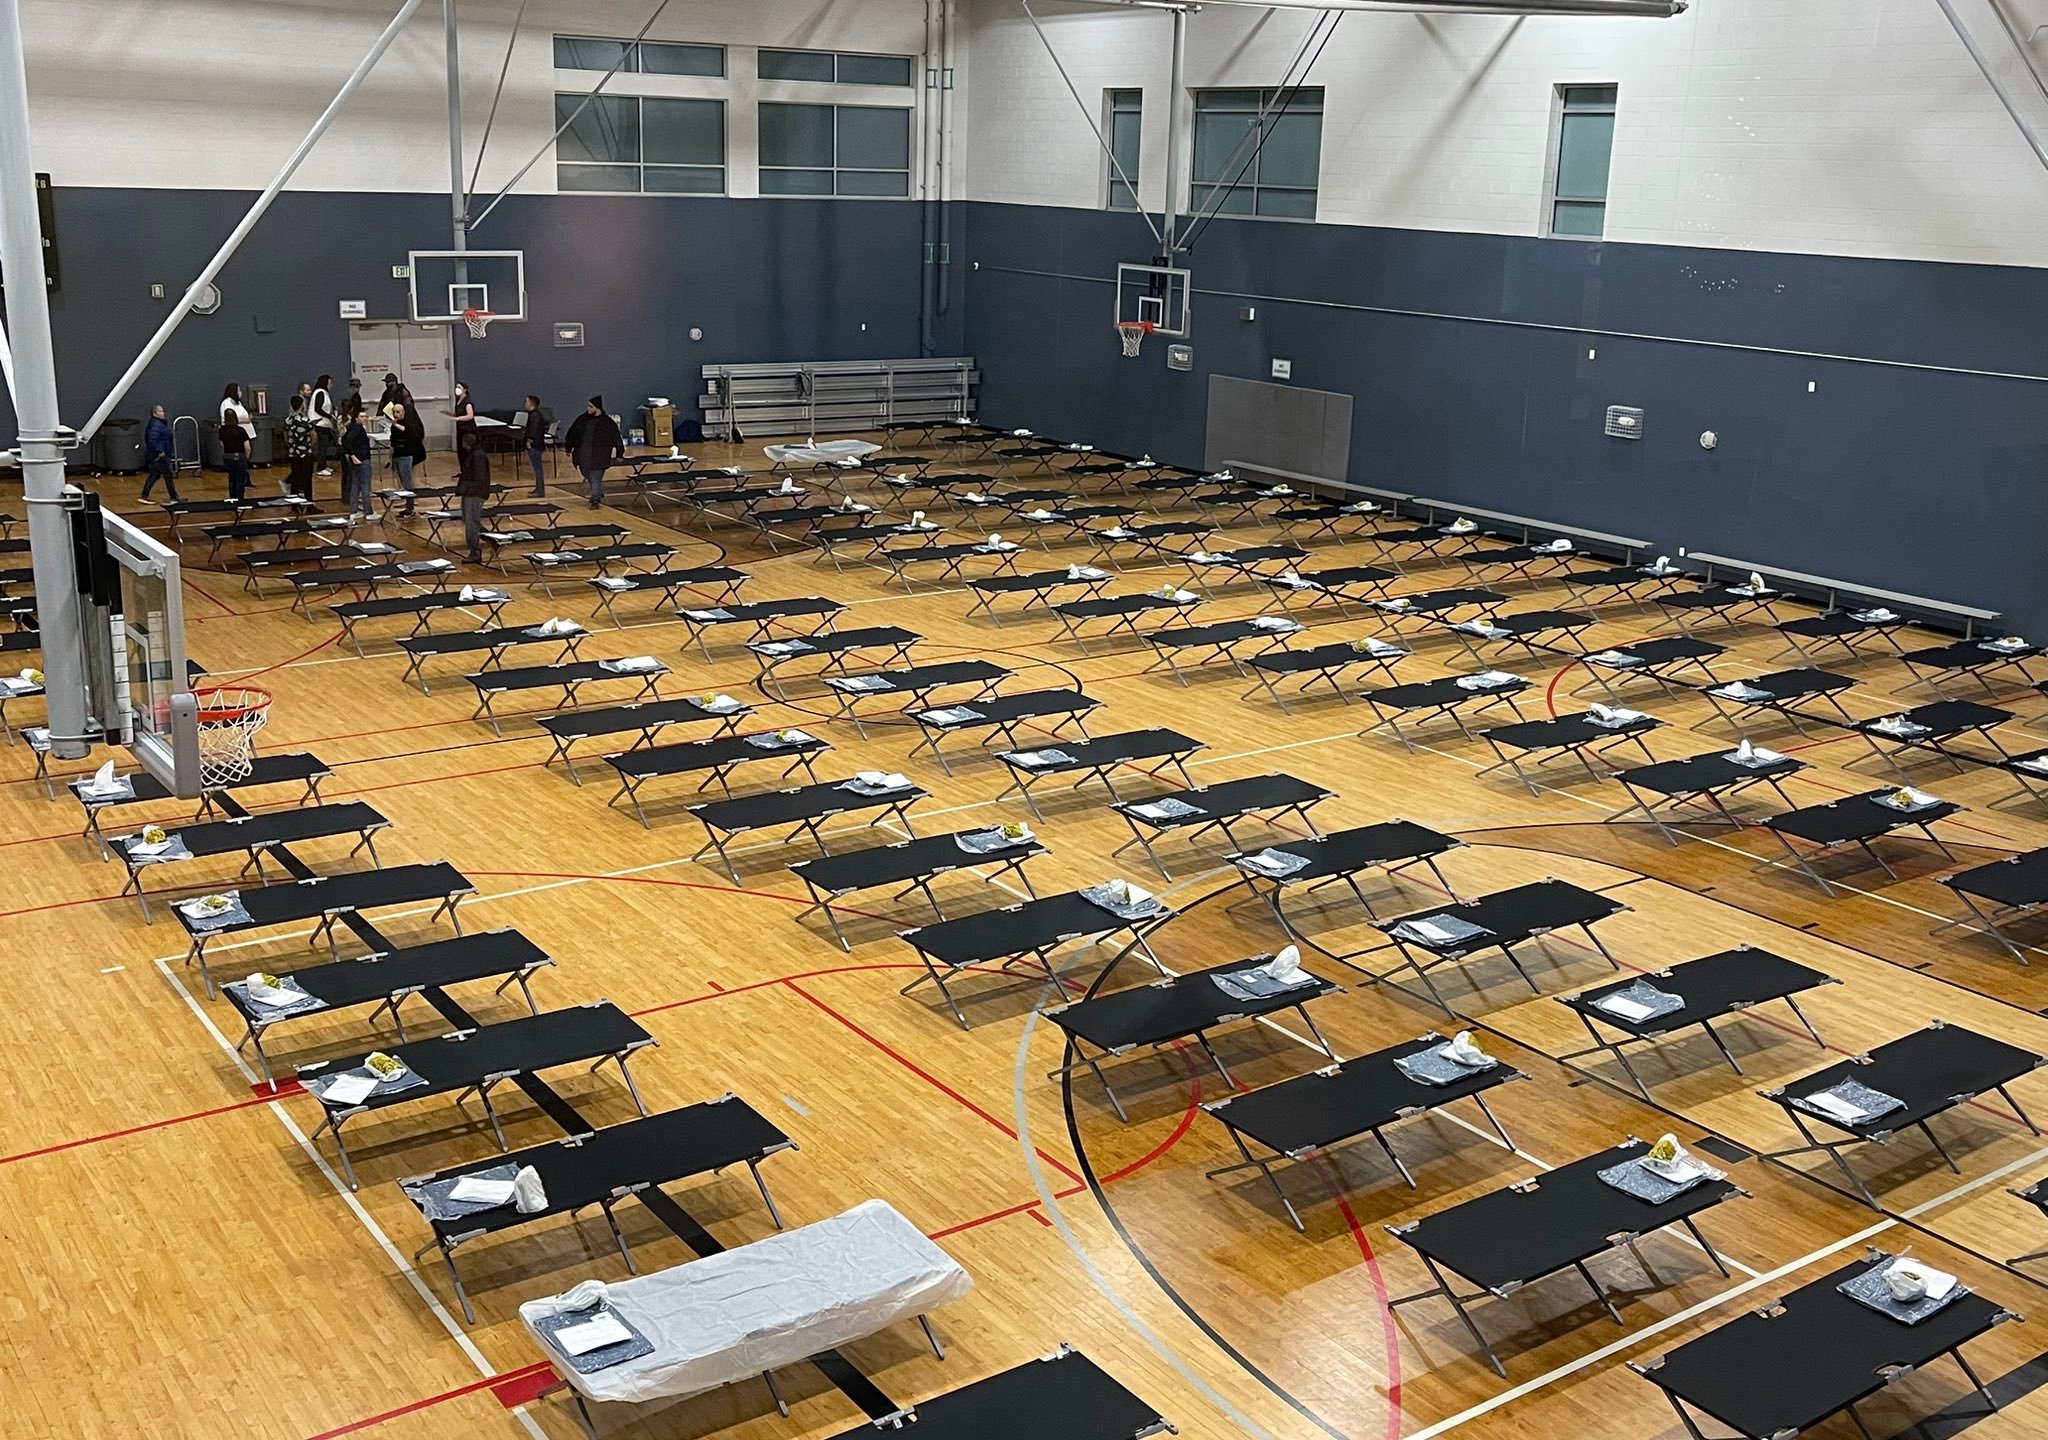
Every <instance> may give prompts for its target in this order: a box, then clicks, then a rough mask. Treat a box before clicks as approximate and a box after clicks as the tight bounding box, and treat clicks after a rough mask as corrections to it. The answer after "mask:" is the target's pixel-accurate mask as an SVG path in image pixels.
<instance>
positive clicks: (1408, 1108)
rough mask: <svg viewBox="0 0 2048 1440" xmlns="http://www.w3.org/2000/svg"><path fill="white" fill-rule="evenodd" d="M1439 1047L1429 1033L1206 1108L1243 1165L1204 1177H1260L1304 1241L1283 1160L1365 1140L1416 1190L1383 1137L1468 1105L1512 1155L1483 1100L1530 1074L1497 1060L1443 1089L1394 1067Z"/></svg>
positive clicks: (1301, 1159) (1315, 1156) (1296, 1160)
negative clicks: (1249, 1173) (1283, 1181)
mask: <svg viewBox="0 0 2048 1440" xmlns="http://www.w3.org/2000/svg"><path fill="white" fill-rule="evenodd" d="M1443 1043H1444V1037H1443V1036H1441V1035H1438V1034H1436V1033H1435V1032H1434V1031H1432V1032H1431V1033H1429V1034H1427V1035H1424V1036H1422V1037H1421V1038H1420V1039H1417V1040H1404V1041H1402V1042H1401V1043H1400V1044H1398V1045H1389V1046H1388V1047H1387V1048H1386V1049H1384V1050H1374V1051H1372V1052H1371V1053H1370V1054H1366V1055H1359V1056H1357V1057H1355V1058H1353V1059H1350V1060H1345V1061H1342V1062H1341V1063H1339V1064H1336V1065H1327V1066H1324V1067H1323V1068H1322V1069H1320V1070H1316V1071H1312V1072H1310V1073H1309V1074H1307V1075H1297V1076H1295V1077H1294V1078H1293V1079H1291V1080H1282V1081H1280V1082H1279V1083H1278V1084H1277V1085H1268V1086H1265V1087H1264V1088H1262V1089H1258V1090H1252V1091H1248V1092H1245V1093H1243V1094H1238V1095H1232V1096H1230V1097H1228V1098H1227V1099H1223V1100H1217V1101H1212V1102H1211V1103H1209V1104H1206V1105H1204V1106H1203V1107H1202V1108H1203V1110H1205V1111H1206V1112H1207V1113H1208V1114H1209V1115H1210V1116H1211V1117H1212V1118H1214V1119H1216V1120H1218V1121H1220V1122H1221V1123H1222V1125H1223V1128H1224V1129H1225V1130H1226V1131H1228V1132H1229V1135H1230V1138H1231V1141H1232V1142H1233V1143H1234V1144H1235V1145H1236V1146H1237V1153H1238V1154H1240V1155H1242V1156H1244V1160H1243V1162H1242V1163H1241V1164H1235V1165H1225V1166H1223V1167H1221V1168H1220V1169H1216V1170H1211V1171H1209V1172H1208V1176H1209V1178H1210V1179H1212V1180H1214V1179H1216V1178H1217V1177H1219V1176H1223V1175H1234V1174H1236V1173H1238V1172H1239V1171H1242V1170H1257V1171H1258V1172H1259V1173H1260V1174H1261V1175H1263V1176H1265V1177H1266V1183H1267V1184H1268V1185H1271V1186H1272V1187H1273V1193H1274V1195H1275V1196H1277V1197H1278V1198H1279V1201H1280V1205H1281V1208H1282V1209H1284V1210H1286V1212H1287V1218H1288V1219H1289V1220H1292V1221H1293V1222H1294V1228H1295V1229H1296V1230H1299V1231H1301V1232H1302V1233H1304V1234H1306V1233H1307V1230H1308V1227H1307V1226H1305V1225H1304V1224H1302V1220H1301V1214H1300V1212H1299V1211H1297V1210H1296V1209H1295V1208H1294V1202H1293V1201H1292V1200H1290V1199H1288V1198H1287V1192H1286V1191H1285V1190H1283V1189H1282V1188H1281V1186H1280V1178H1279V1175H1278V1174H1277V1173H1276V1171H1277V1170H1278V1167H1279V1166H1280V1164H1281V1163H1282V1162H1283V1161H1285V1162H1289V1163H1293V1164H1304V1163H1307V1162H1310V1161H1314V1160H1319V1159H1322V1158H1324V1157H1325V1156H1327V1155H1329V1153H1330V1152H1331V1151H1333V1150H1335V1149H1337V1148H1338V1147H1339V1146H1340V1145H1345V1144H1348V1143H1349V1142H1351V1141H1353V1140H1358V1139H1361V1138H1363V1137H1365V1136H1367V1135H1370V1136H1371V1137H1372V1138H1373V1140H1374V1141H1375V1142H1376V1143H1377V1144H1378V1145H1379V1147H1380V1149H1381V1150H1383V1151H1385V1152H1386V1156H1387V1159H1389V1160H1390V1161H1392V1162H1393V1165H1394V1170H1395V1171H1396V1173H1398V1174H1399V1175H1400V1177H1401V1178H1402V1179H1403V1180H1405V1181H1406V1182H1407V1183H1408V1188H1409V1189H1411V1190H1413V1189H1415V1188H1416V1184H1415V1176H1414V1175H1413V1174H1412V1173H1411V1172H1410V1171H1409V1169H1408V1166H1407V1165H1406V1164H1405V1163H1404V1162H1403V1161H1402V1159H1401V1157H1400V1156H1399V1155H1398V1154H1396V1153H1395V1151H1394V1147H1393V1145H1392V1144H1391V1143H1389V1141H1388V1140H1387V1131H1389V1130H1390V1129H1392V1128H1393V1127H1394V1126H1395V1125H1397V1124H1400V1123H1401V1122H1403V1121H1406V1120H1413V1119H1415V1118H1417V1117H1418V1116H1422V1115H1427V1114H1429V1113H1430V1112H1431V1111H1433V1110H1440V1109H1442V1108H1443V1107H1445V1106H1447V1105H1449V1104H1451V1103H1452V1102H1454V1101H1458V1100H1470V1101H1471V1102H1472V1103H1473V1104H1475V1105H1477V1106H1478V1107H1479V1113H1480V1114H1482V1115H1484V1116H1485V1117H1486V1121H1487V1123H1488V1124H1489V1125H1491V1126H1493V1129H1494V1133H1495V1134H1497V1135H1499V1136H1500V1141H1501V1144H1503V1145H1505V1146H1506V1147H1507V1148H1508V1149H1509V1150H1510V1151H1512V1150H1514V1148H1515V1142H1514V1141H1513V1140H1511V1139H1509V1138H1508V1132H1507V1131H1506V1130H1505V1129H1504V1128H1503V1127H1502V1125H1501V1123H1500V1120H1499V1118H1498V1117H1497V1116H1496V1115H1495V1114H1494V1113H1493V1111H1492V1110H1491V1109H1490V1108H1489V1107H1488V1106H1487V1103H1486V1093H1487V1092H1488V1091H1490V1090H1494V1089H1497V1088H1499V1087H1500V1086H1502V1085H1505V1084H1507V1083H1508V1082H1509V1081H1511V1080H1526V1079H1528V1078H1529V1077H1528V1076H1527V1075H1525V1074H1523V1073H1522V1072H1521V1071H1519V1070H1516V1069H1514V1068H1512V1067H1511V1066H1508V1065H1505V1064H1503V1063H1501V1062H1499V1061H1495V1062H1494V1063H1493V1064H1492V1065H1490V1066H1487V1067H1486V1068H1485V1069H1480V1070H1471V1071H1468V1072H1466V1073H1465V1074H1464V1075H1462V1076H1459V1077H1458V1078H1456V1079H1454V1080H1452V1081H1450V1083H1448V1084H1444V1085H1432V1084H1430V1083H1429V1082H1428V1081H1425V1080H1417V1079H1414V1078H1412V1077H1411V1076H1409V1075H1408V1074H1407V1073H1406V1072H1404V1071H1403V1070H1402V1069H1401V1067H1400V1066H1398V1065H1397V1064H1395V1063H1394V1062H1395V1061H1397V1060H1404V1059H1406V1058H1408V1057H1409V1056H1411V1055H1418V1054H1420V1053H1422V1052H1423V1051H1425V1050H1433V1049H1435V1048H1436V1047H1437V1046H1439V1045H1441V1044H1443ZM1248 1139H1249V1140H1250V1141H1252V1142H1253V1143H1254V1144H1256V1145H1258V1146H1259V1147H1260V1148H1259V1149H1258V1150H1256V1151H1255V1150H1253V1149H1252V1147H1251V1146H1250V1145H1247V1144H1246V1143H1245V1141H1246V1140H1248Z"/></svg>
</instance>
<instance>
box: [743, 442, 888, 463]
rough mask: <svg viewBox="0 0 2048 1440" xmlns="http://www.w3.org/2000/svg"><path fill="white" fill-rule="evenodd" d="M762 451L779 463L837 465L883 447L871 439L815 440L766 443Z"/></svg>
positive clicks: (872, 452) (870, 453)
mask: <svg viewBox="0 0 2048 1440" xmlns="http://www.w3.org/2000/svg"><path fill="white" fill-rule="evenodd" d="M761 448H762V452H763V453H764V454H766V455H767V457H768V458H769V459H770V460H773V461H774V462H775V463H776V464H777V465H835V464H837V463H838V462H839V461H841V460H858V459H860V458H861V457H862V456H863V455H872V454H874V453H875V452H876V451H877V450H879V449H881V448H882V447H881V446H879V445H877V444H875V443H874V442H873V441H870V440H814V441H812V442H811V443H810V444H808V445H764V446H762V447H761Z"/></svg>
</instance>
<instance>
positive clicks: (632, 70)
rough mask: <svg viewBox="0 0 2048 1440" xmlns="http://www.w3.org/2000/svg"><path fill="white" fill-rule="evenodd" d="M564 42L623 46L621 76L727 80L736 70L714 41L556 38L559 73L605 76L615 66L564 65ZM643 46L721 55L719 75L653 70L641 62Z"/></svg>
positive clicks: (724, 49) (603, 37) (610, 37)
mask: <svg viewBox="0 0 2048 1440" xmlns="http://www.w3.org/2000/svg"><path fill="white" fill-rule="evenodd" d="M564 40H590V41H595V42H596V43H598V44H601V45H623V46H624V47H625V50H626V63H625V64H623V65H621V66H620V67H619V68H618V72H617V73H619V74H621V75H654V76H659V77H661V78H664V79H671V80H724V79H727V78H729V77H730V75H731V71H732V62H731V57H730V55H729V54H728V52H727V50H726V47H725V46H723V45H717V44H713V43H711V42H710V41H705V40H628V39H625V38H623V37H621V36H617V35H556V36H555V37H554V39H553V46H554V48H553V49H552V50H551V52H550V54H551V56H552V58H553V59H554V62H555V69H556V70H558V71H560V70H566V71H569V72H571V73H573V74H578V75H602V74H604V73H605V71H607V70H609V69H611V67H610V66H609V65H605V66H585V65H564V64H563V63H562V59H561V50H560V46H561V42H562V41H564ZM642 45H658V46H661V47H663V48H665V49H670V50H705V51H709V52H712V53H714V54H716V55H717V56H718V69H717V70H716V71H715V72H711V73H699V72H697V71H678V70H649V69H647V68H645V67H644V66H643V65H642V64H641V62H640V47H641V46H642Z"/></svg>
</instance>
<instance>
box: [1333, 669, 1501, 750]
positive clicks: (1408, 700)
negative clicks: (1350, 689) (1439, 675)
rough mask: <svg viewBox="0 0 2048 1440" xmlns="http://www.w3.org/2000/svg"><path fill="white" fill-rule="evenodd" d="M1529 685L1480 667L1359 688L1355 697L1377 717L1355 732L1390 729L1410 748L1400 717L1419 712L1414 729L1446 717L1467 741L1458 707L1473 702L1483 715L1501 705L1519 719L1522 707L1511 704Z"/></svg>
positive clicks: (1469, 734) (1468, 733)
mask: <svg viewBox="0 0 2048 1440" xmlns="http://www.w3.org/2000/svg"><path fill="white" fill-rule="evenodd" d="M1529 688H1530V684H1529V682H1528V681H1527V680H1525V679H1523V678H1522V677H1521V676H1519V675H1511V674H1509V673H1507V672H1506V671H1504V670H1481V671H1478V672H1476V673H1474V674H1471V675H1447V676H1445V677H1444V678H1443V679H1441V680H1422V681H1417V682H1414V683H1412V684H1407V685H1389V686H1386V687H1383V688H1381V689H1378V690H1366V691H1362V692H1360V697H1359V698H1361V699H1362V700H1364V701H1365V703H1366V704H1368V705H1370V706H1372V710H1373V714H1375V715H1377V716H1378V717H1379V718H1378V719H1377V720H1375V721H1373V723H1372V724H1370V725H1368V726H1366V727H1365V729H1364V730H1362V731H1360V732H1359V733H1360V735H1361V736H1364V735H1370V734H1372V733H1373V732H1374V731H1375V730H1390V731H1392V732H1393V735H1394V738H1395V739H1396V740H1398V741H1400V742H1401V748H1402V749H1404V750H1409V751H1412V750H1414V749H1415V742H1414V741H1413V740H1411V739H1410V738H1409V736H1408V732H1407V731H1406V730H1403V729H1402V728H1401V718H1402V717H1403V716H1405V715H1411V714H1414V713H1416V712H1418V711H1419V712H1421V717H1422V718H1421V720H1420V721H1417V722H1412V723H1414V724H1416V725H1417V726H1418V728H1419V726H1421V725H1427V724H1428V723H1429V722H1430V721H1432V720H1437V719H1443V720H1449V721H1451V722H1452V723H1453V724H1455V725H1456V726H1457V727H1458V731H1459V733H1460V734H1462V735H1463V736H1464V737H1465V738H1466V739H1467V740H1470V739H1472V738H1473V735H1472V730H1471V727H1469V726H1468V725H1466V724H1465V717H1464V716H1462V715H1460V714H1459V713H1458V712H1459V711H1460V710H1462V709H1464V708H1465V707H1466V706H1468V705H1476V706H1477V709H1476V710H1475V711H1474V713H1475V714H1484V713H1485V712H1487V711H1488V710H1491V709H1493V708H1494V706H1496V705H1505V706H1507V707H1508V709H1510V710H1512V711H1514V713H1515V718H1516V719H1521V718H1522V707H1521V706H1519V705H1517V704H1516V703H1515V697H1516V696H1517V695H1519V694H1521V693H1522V692H1523V691H1524V690H1527V689H1529ZM1480 702H1484V703H1480Z"/></svg>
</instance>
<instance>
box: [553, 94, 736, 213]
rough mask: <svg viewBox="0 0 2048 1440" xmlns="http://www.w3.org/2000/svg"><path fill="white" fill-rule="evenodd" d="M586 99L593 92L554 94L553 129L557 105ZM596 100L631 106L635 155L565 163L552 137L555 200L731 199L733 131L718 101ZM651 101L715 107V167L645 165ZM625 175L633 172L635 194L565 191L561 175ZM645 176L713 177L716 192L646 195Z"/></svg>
mask: <svg viewBox="0 0 2048 1440" xmlns="http://www.w3.org/2000/svg"><path fill="white" fill-rule="evenodd" d="M591 93H592V92H589V91H584V92H582V93H576V92H569V91H561V90H557V91H556V92H555V114H556V116H557V117H558V118H557V119H556V121H555V123H556V124H557V125H560V124H561V123H562V121H561V119H560V118H559V117H560V116H561V115H562V113H563V111H562V102H564V101H568V102H569V103H570V105H571V106H572V107H573V106H575V105H579V104H581V103H582V102H583V101H585V100H587V99H589V98H590V97H591ZM597 99H598V100H599V101H617V102H619V103H622V104H623V103H627V102H630V103H631V104H632V106H633V124H634V141H635V145H634V148H635V151H636V154H635V156H634V158H633V159H631V160H564V159H563V158H562V145H561V140H560V138H559V137H557V139H556V142H555V191H556V193H557V194H561V195H657V196H661V197H663V198H665V199H672V200H673V199H685V200H688V199H700V200H701V199H720V198H723V197H725V196H727V195H729V194H731V193H732V192H731V185H732V125H731V121H730V117H729V116H728V115H727V113H726V102H725V101H724V100H723V99H720V98H715V97H709V96H696V95H634V94H614V93H613V92H611V91H610V90H605V91H601V92H597ZM650 101H651V102H653V103H654V104H656V105H709V106H712V107H714V113H715V114H716V115H717V117H718V163H717V164H716V165H700V164H695V163H690V162H678V161H670V160H649V159H648V158H647V105H648V102H650ZM626 169H630V170H631V171H633V172H634V176H635V178H636V180H637V188H635V189H631V190H618V189H611V188H607V187H601V186H588V187H586V186H577V185H564V184H563V183H562V172H563V171H565V170H567V171H570V172H578V171H582V172H589V171H595V170H626ZM649 170H655V171H659V172H662V173H665V174H673V173H677V172H681V171H690V172H693V173H701V172H705V171H716V172H717V176H718V187H717V188H716V189H715V190H650V189H648V188H647V172H648V171H649Z"/></svg>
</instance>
